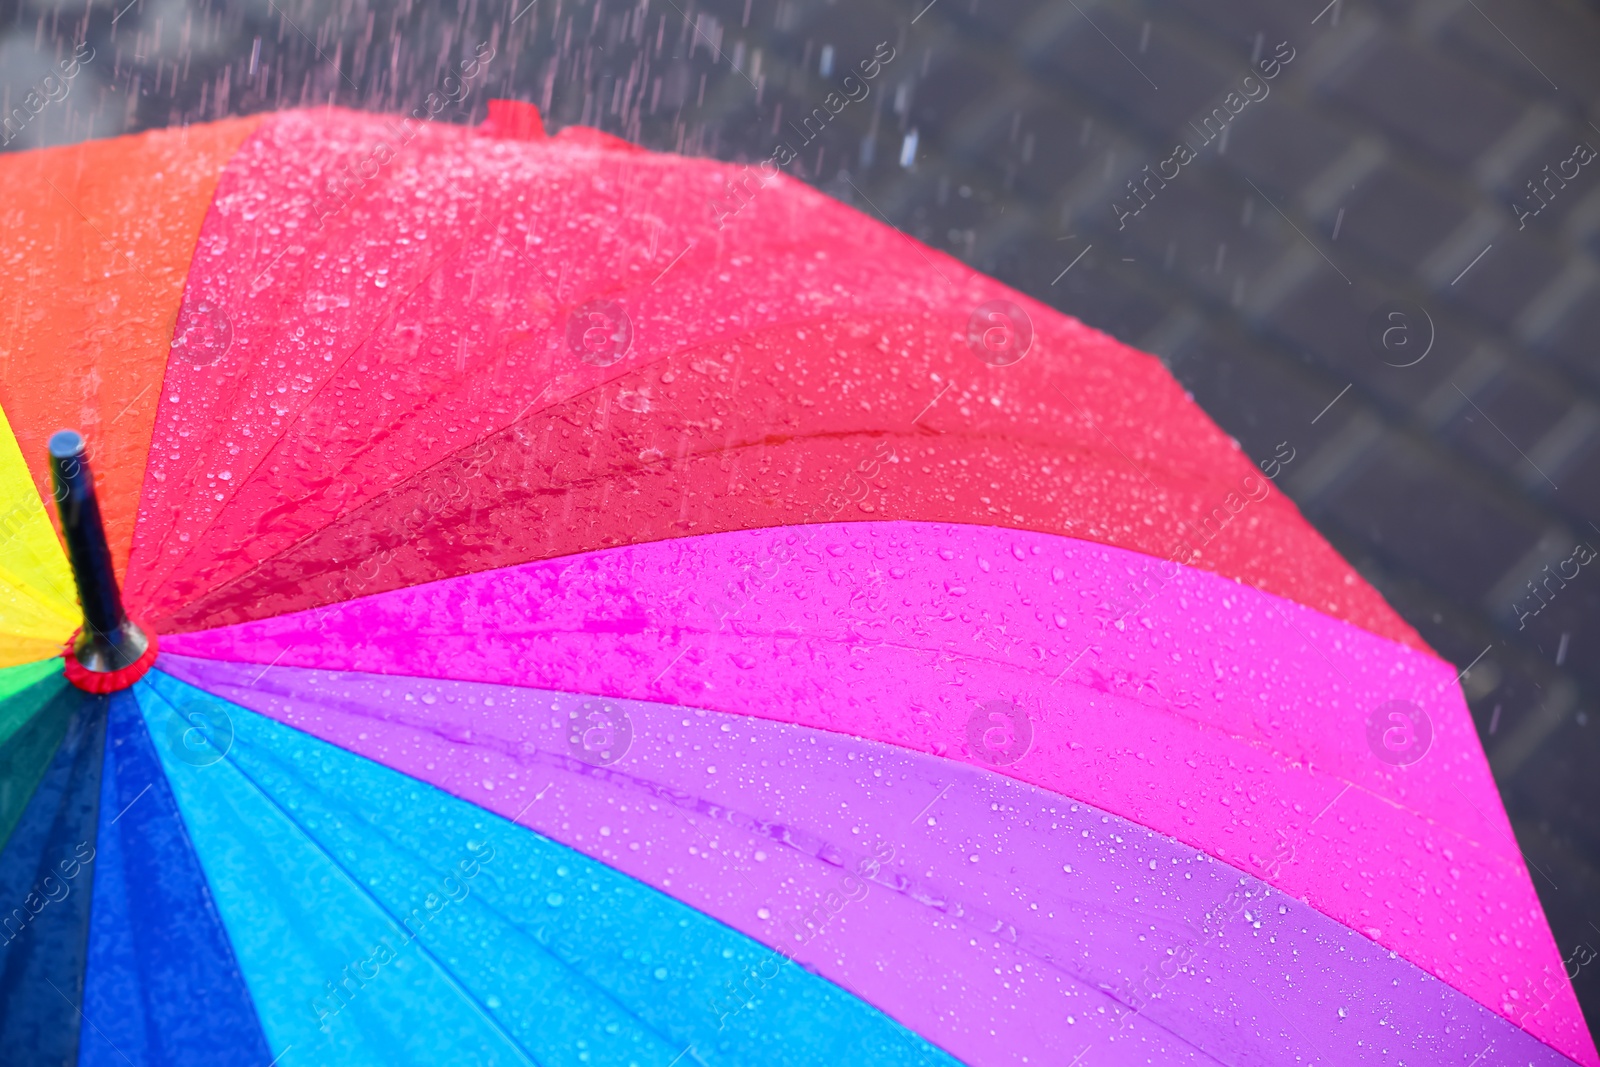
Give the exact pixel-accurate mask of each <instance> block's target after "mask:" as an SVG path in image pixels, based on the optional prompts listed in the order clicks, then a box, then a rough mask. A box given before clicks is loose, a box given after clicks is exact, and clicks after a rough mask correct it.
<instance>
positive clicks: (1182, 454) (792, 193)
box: [0, 101, 1600, 1067]
mask: <svg viewBox="0 0 1600 1067" xmlns="http://www.w3.org/2000/svg"><path fill="white" fill-rule="evenodd" d="M796 151H797V148H796V146H795V145H792V144H785V145H780V146H775V151H774V154H773V158H772V159H771V160H768V161H766V162H764V163H761V164H757V165H752V166H749V167H738V166H733V165H729V164H723V163H717V162H713V161H708V160H697V159H685V158H680V157H676V156H671V155H660V154H653V153H649V152H645V151H642V150H640V149H638V148H636V147H634V146H632V145H629V144H627V143H625V142H622V141H620V140H618V139H616V138H613V137H610V136H607V135H605V134H602V133H599V132H597V131H594V130H589V129H583V128H568V129H565V130H562V131H561V132H560V133H559V134H557V135H555V136H553V137H551V136H546V134H545V133H544V131H543V129H542V126H541V125H540V122H539V118H538V115H537V112H535V111H534V110H533V109H532V108H531V107H529V106H527V105H524V104H513V103H506V102H501V101H496V102H495V103H494V104H493V105H492V106H491V108H490V113H489V120H488V121H487V123H485V124H484V125H483V126H481V127H478V128H473V129H467V128H462V127H453V126H444V125H442V124H434V123H429V122H427V121H425V120H424V119H421V118H415V117H408V118H405V119H402V120H396V119H393V118H385V117H382V116H373V115H366V114H357V113H351V112H346V111H340V110H332V109H329V110H321V109H319V110H317V111H314V112H313V111H305V112H284V113H279V114H274V115H270V116H267V117H258V118H249V119H235V120H229V121H225V122H219V123H214V124H211V125H206V126H196V127H190V128H187V129H182V130H168V131H157V132H152V133H148V134H144V135H140V136H137V137H129V138H121V139H115V140H108V141H98V142H93V143H88V144H83V145H77V146H73V147H68V148H59V149H50V150H44V151H38V152H31V153H24V154H21V155H15V156H10V157H7V158H6V159H5V160H4V161H3V162H0V174H3V178H4V185H5V187H6V188H7V189H8V190H9V191H10V193H11V196H10V198H9V201H8V203H7V204H6V205H5V206H4V208H3V209H0V210H3V211H4V212H5V219H4V223H5V224H4V226H3V227H0V274H3V279H4V284H5V287H6V292H7V293H8V294H9V296H10V306H9V307H8V309H7V315H6V317H5V324H4V327H3V330H4V332H3V334H0V337H3V350H4V353H3V355H4V358H3V359H0V405H3V407H4V412H5V416H6V419H7V420H8V429H7V432H6V433H5V435H4V439H3V441H0V491H3V508H0V510H3V514H4V516H5V518H4V524H5V535H6V536H5V540H4V543H3V545H0V573H3V575H4V578H5V582H4V584H3V586H0V656H3V661H4V663H5V664H6V665H7V666H6V670H5V671H4V673H3V674H0V685H3V687H4V693H5V696H4V700H3V703H0V738H3V742H0V752H3V755H0V758H3V760H4V761H5V762H4V766H5V768H6V770H5V774H4V786H3V789H0V833H3V834H4V851H3V854H0V908H3V909H4V912H3V914H0V927H3V938H4V944H3V946H0V960H3V964H0V1031H3V1033H0V1047H3V1048H5V1049H6V1050H7V1057H8V1058H9V1059H13V1060H15V1061H16V1062H28V1063H34V1062H37V1063H52V1064H55V1063H70V1062H73V1061H74V1059H76V1062H77V1063H79V1064H95V1065H99V1064H116V1063H130V1064H136V1065H144V1064H151V1065H154V1064H190V1063H195V1064H201V1063H204V1064H232V1063H239V1064H246V1063H248V1064H257V1065H261V1064H269V1063H279V1064H283V1065H285V1067H296V1065H298V1064H313V1063H341V1064H348V1063H373V1064H383V1065H385V1067H393V1065H397V1064H411V1063H416V1064H441V1063H470V1064H520V1063H529V1064H541V1065H545V1064H549V1065H556V1064H562V1065H566V1064H574V1065H576V1064H639V1065H660V1067H668V1065H672V1064H689V1063H701V1064H740V1063H751V1062H760V1063H775V1064H790V1063H793V1064H801V1063H807V1064H809V1063H818V1064H822V1063H826V1064H837V1063H874V1064H879V1063H888V1064H900V1063H904V1064H919V1063H920V1064H942V1063H952V1062H957V1061H959V1062H964V1063H972V1064H1002V1063H1003V1064H1066V1063H1079V1064H1086V1065H1087V1064H1134V1063H1139V1064H1144V1063H1161V1064H1166V1063H1194V1064H1206V1063H1226V1064H1280V1063H1281V1064H1298V1063H1313V1062H1327V1063H1341V1064H1343V1063H1373V1064H1377V1063H1383V1064H1399V1063H1406V1064H1421V1063H1441V1064H1442V1063H1459V1064H1468V1063H1479V1062H1481V1063H1499V1064H1518V1065H1520V1064H1523V1063H1528V1064H1564V1063H1578V1064H1583V1065H1585V1067H1597V1065H1600V1059H1597V1057H1596V1053H1595V1047H1594V1045H1593V1043H1592V1041H1591V1039H1590V1037H1589V1034H1588V1032H1587V1031H1586V1029H1585V1027H1584V1024H1583V1020H1582V1016H1581V1015H1580V1013H1579V1010H1578V1006H1577V1003H1576V1001H1575V998H1574V996H1573V993H1572V990H1571V987H1570V985H1569V983H1568V981H1567V978H1566V976H1565V974H1564V973H1563V968H1564V961H1563V960H1562V959H1561V957H1560V955H1559V954H1558V951H1557V948H1556V945H1555V942H1554V940H1553V938H1552V937H1551V934H1550V931H1549V928H1548V926H1547V924H1546V922H1545V920H1544V917H1543V914H1542V912H1541V910H1540V907H1539V903H1538V899H1537V897H1536V896H1535V893H1534V888H1533V885H1532V883H1531V881H1530V878H1529V874H1528V871H1527V869H1526V867H1525V866H1524V863H1523V861H1522V858H1521V856H1520V854H1519V852H1518V850H1517V847H1516V844H1515V842H1514V839H1513V836H1512V833H1511V828H1510V825H1509V823H1508V821H1507V819H1506V816H1505V813H1504V811H1503V809H1502V808H1501V805H1500V803H1499V799H1498V796H1497V794H1496V792H1495V788H1494V783H1493V781H1492V779H1491V777H1490V774H1489V768H1488V766H1487V763H1486V762H1485V760H1484V756H1483V753H1482V751H1481V750H1480V748H1479V745H1478V743H1477V738H1476V735H1475V733H1474V730H1473V727H1472V722H1471V720H1470V718H1469V716H1468V712H1467V708H1466V705H1465V703H1464V701H1463V697H1462V693H1461V690H1460V687H1459V685H1458V680H1457V677H1456V672H1455V670H1454V669H1453V668H1452V667H1451V666H1450V665H1448V664H1446V663H1445V662H1443V661H1442V660H1440V659H1439V658H1438V657H1436V656H1435V655H1434V654H1433V653H1431V652H1430V651H1429V650H1428V649H1427V648H1426V647H1425V646H1424V645H1423V643H1422V641H1421V640H1420V639H1419V638H1418V636H1417V634H1416V633H1415V632H1414V631H1413V630H1412V629H1411V628H1410V627H1408V626H1407V625H1406V624H1405V623H1404V622H1403V621H1402V620H1401V619H1400V618H1399V617H1398V616H1397V615H1396V614H1395V613H1394V612H1393V611H1392V610H1391V609H1390V608H1389V607H1388V606H1387V605H1386V604H1385V603H1384V601H1383V600H1382V599H1381V598H1380V597H1379V596H1378V594H1377V593H1376V592H1375V591H1374V590H1373V589H1372V588H1371V587H1369V586H1368V585H1367V584H1366V583H1365V582H1363V581H1362V580H1361V579H1360V578H1359V577H1358V576H1357V575H1356V574H1355V573H1354V572H1353V571H1352V570H1351V568H1350V567H1349V566H1348V565H1347V564H1345V563H1344V562H1343V561H1342V560H1341V559H1340V558H1339V557H1338V555H1337V554H1336V553H1335V552H1334V551H1333V550H1332V549H1331V548H1330V547H1329V546H1328V545H1327V544H1326V543H1325V542H1323V541H1322V540H1321V539H1320V538H1319V537H1318V536H1317V535H1316V533H1315V532H1314V531H1313V530H1312V529H1311V527H1310V526H1309V525H1307V524H1306V522H1305V521H1304V520H1303V519H1302V518H1301V517H1300V515H1299V514H1298V512H1297V511H1296V510H1295V508H1294V507H1293V505H1292V504H1291V503H1289V501H1288V500H1287V499H1286V498H1285V497H1284V496H1283V495H1282V494H1281V493H1280V492H1279V491H1278V490H1277V489H1276V488H1275V487H1274V485H1273V483H1272V479H1273V478H1274V477H1275V476H1276V475H1277V474H1278V473H1279V472H1280V471H1281V470H1282V469H1283V467H1284V466H1285V465H1289V464H1292V463H1294V462H1295V449H1294V442H1292V441H1291V442H1285V443H1284V444H1283V445H1282V446H1281V447H1280V448H1279V449H1278V451H1277V454H1276V455H1274V456H1273V457H1271V458H1270V459H1266V460H1263V461H1261V462H1260V463H1256V462H1252V460H1251V459H1250V458H1248V457H1246V456H1244V455H1243V454H1242V453H1241V452H1240V450H1239V449H1238V447H1237V445H1235V444H1234V443H1232V442H1231V441H1230V440H1229V439H1228V438H1227V437H1226V436H1225V435H1223V434H1222V433H1221V432H1219V431H1218V429H1217V428H1216V426H1214V425H1213V424H1212V423H1211V422H1210V421H1209V420H1208V419H1207V418H1206V417H1205V416H1204V415H1203V414H1202V413H1201V412H1200V410H1199V409H1198V408H1197V407H1196V406H1195V405H1194V404H1193V402H1192V401H1191V400H1190V399H1189V398H1188V397H1187V396H1186V395H1185V394H1184V392H1183V390H1182V389H1181V388H1180V387H1179V386H1178V385H1177V384H1176V383H1175V382H1174V381H1173V380H1172V379H1171V378H1170V377H1169V376H1168V375H1167V374H1166V372H1165V371H1164V370H1163V368H1162V367H1161V366H1160V364H1159V363H1158V362H1157V361H1156V360H1154V359H1152V358H1151V357H1149V356H1146V355H1143V354H1141V353H1138V352H1135V351H1133V350H1131V349H1129V348H1127V347H1125V346H1123V345H1120V344H1118V343H1117V342H1115V341H1113V340H1112V339H1111V338H1109V337H1106V336H1104V335H1102V334H1099V333H1096V332H1095V331H1093V330H1090V329H1088V328H1086V327H1084V326H1083V325H1082V324H1080V323H1078V322H1076V321H1074V320H1072V319H1069V318H1067V317H1065V316H1062V315H1060V314H1057V313H1055V312H1053V311H1051V310H1050V309H1048V308H1046V307H1044V306H1042V305H1040V304H1038V303H1036V302H1034V301H1032V300H1030V299H1028V298H1027V297H1025V296H1023V295H1021V294H1019V293H1016V292H1014V291H1012V290H1009V289H1007V288H1006V287H1004V286H1002V285H1000V284H998V283H996V282H994V281H992V280H991V279H988V278H986V277H983V276H981V275H977V274H974V273H972V272H971V271H969V270H968V269H967V268H966V267H964V266H963V265H962V264H960V263H959V262H957V261H955V260H953V259H951V258H949V257H946V256H943V255H941V254H939V253H937V252H934V251H932V250H930V249H928V248H925V247H923V246H921V245H919V244H918V243H916V242H915V241H913V240H910V239H908V238H907V237H905V236H904V235H902V234H900V233H898V232H896V231H895V230H893V229H891V228H890V227H888V226H885V225H882V224H880V223H879V222H876V221H874V220H873V219H871V218H869V217H867V216H866V215H863V214H861V213H858V212H856V211H854V210H852V209H850V208H848V207H846V206H843V205H841V204H839V203H836V202H834V201H831V200H829V199H827V198H826V197H824V196H822V195H821V194H819V193H817V192H815V191H814V190H811V189H809V188H807V187H805V186H804V185H802V184H800V183H798V182H796V181H793V180H791V179H790V178H788V177H787V176H785V175H784V174H782V173H781V171H780V166H781V164H782V163H783V162H786V159H787V156H792V155H793V154H794V153H795V152H796ZM786 153H787V156H786ZM62 427H73V428H76V430H77V431H79V432H80V433H81V437H80V436H78V434H74V433H67V434H60V435H57V436H52V435H53V434H56V432H57V431H59V430H60V429H61V428H62ZM1302 462H1303V461H1302ZM52 497H53V498H54V503H53V504H51V503H49V501H50V499H51V498H52ZM52 521H56V522H58V523H59V525H60V533H61V536H62V537H63V538H64V540H65V544H66V546H67V552H66V553H63V551H62V550H61V548H60V545H61V543H62V542H61V541H58V539H57V536H56V531H54V530H52V528H51V523H52ZM69 557H70V561H71V562H70V566H69ZM74 588H76V592H77V600H78V601H79V603H74V599H75V598H74ZM80 604H81V608H80ZM75 632H76V636H74V634H75ZM63 646H66V649H67V651H66V653H65V656H64V657H61V650H62V648H63ZM58 657H60V658H58Z"/></svg>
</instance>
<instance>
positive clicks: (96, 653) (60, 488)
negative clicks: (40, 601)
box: [50, 430, 156, 693]
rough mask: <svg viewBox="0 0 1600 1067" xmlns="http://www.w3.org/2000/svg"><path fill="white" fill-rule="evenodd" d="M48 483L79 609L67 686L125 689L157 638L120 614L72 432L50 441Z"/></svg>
mask: <svg viewBox="0 0 1600 1067" xmlns="http://www.w3.org/2000/svg"><path fill="white" fill-rule="evenodd" d="M50 481H51V485H52V487H53V489H54V492H53V494H52V495H53V496H54V498H55V502H56V512H57V513H58V514H59V515H60V517H61V533H62V536H63V538H64V539H65V540H66V542H67V559H68V561H69V562H70V563H71V565H72V578H73V581H74V582H75V583H76V584H77V587H78V602H79V603H80V604H82V605H83V625H82V626H81V627H79V628H78V630H77V631H76V632H75V633H74V634H73V635H72V638H71V640H69V641H68V642H67V645H66V647H65V649H63V655H64V657H65V659H66V675H67V680H68V681H70V682H71V683H72V684H73V685H75V686H77V687H78V688H79V689H82V690H84V691H86V692H89V693H114V692H117V691H118V690H121V689H127V688H128V687H129V686H131V685H133V683H135V682H137V681H138V680H139V679H140V678H143V677H144V675H145V672H146V671H148V670H149V669H150V666H151V664H153V663H155V661H156V638H155V634H154V633H151V632H148V631H146V630H145V629H144V628H142V627H140V626H139V625H138V624H137V623H135V622H134V621H133V620H132V619H130V618H128V613H127V612H126V611H125V610H124V609H123V606H122V593H121V590H119V589H118V588H117V576H116V572H115V571H114V570H113V568H112V563H111V547H110V545H109V544H108V543H107V541H106V530H105V523H104V522H103V521H102V519H101V517H100V504H99V501H98V499H97V498H96V496H95V489H94V476H93V475H92V474H91V473H90V471H89V457H88V452H87V448H86V446H85V444H84V440H83V436H82V435H81V434H79V433H78V432H77V431H75V430H61V431H59V432H58V433H55V434H53V435H51V437H50Z"/></svg>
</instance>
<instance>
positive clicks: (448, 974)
mask: <svg viewBox="0 0 1600 1067" xmlns="http://www.w3.org/2000/svg"><path fill="white" fill-rule="evenodd" d="M152 691H153V692H155V695H156V697H157V698H158V699H160V700H161V702H162V703H164V704H166V705H167V706H168V707H170V708H172V709H173V710H174V711H177V706H176V705H175V704H173V703H172V701H170V700H168V699H167V697H166V695H165V694H163V693H161V692H160V691H159V690H155V689H154V687H152ZM234 747H237V739H236V744H235V745H234V746H230V750H229V751H228V752H225V753H223V756H222V758H223V759H225V760H227V762H228V765H229V766H231V767H232V768H233V769H234V770H235V771H236V772H237V773H238V774H239V776H240V777H241V778H243V779H244V780H245V781H246V782H247V783H249V785H250V787H251V788H252V789H254V790H255V791H256V792H257V793H259V794H260V795H261V797H262V799H264V800H265V801H266V802H267V803H268V804H270V805H272V807H273V809H274V810H276V811H277V812H278V814H279V815H281V816H282V817H283V818H284V820H285V821H287V822H288V823H289V825H290V826H292V827H293V828H294V830H295V832H296V833H298V834H299V835H300V836H301V837H302V838H304V839H305V841H306V843H307V844H309V845H310V846H311V847H312V848H313V849H315V850H316V851H317V852H320V853H321V854H322V855H323V857H324V858H326V859H327V861H328V862H329V863H331V864H332V865H333V867H334V869H335V870H337V871H338V872H339V874H340V876H341V877H343V878H344V880H345V881H346V882H348V883H349V884H350V886H351V888H353V889H355V890H356V892H357V893H358V894H359V895H361V896H363V897H365V898H366V899H367V900H368V901H369V902H370V903H371V904H372V905H373V906H374V907H376V908H377V909H378V910H379V911H380V912H381V913H382V914H383V916H384V917H385V918H386V919H388V920H389V923H390V925H391V927H392V928H393V930H392V932H393V933H394V934H395V935H396V936H399V934H400V933H401V932H402V931H404V929H405V927H404V924H403V923H401V922H400V921H399V920H398V919H397V918H396V917H395V915H394V913H393V912H392V911H391V910H390V909H389V907H388V905H386V904H384V903H383V902H382V901H381V900H379V899H378V898H377V897H376V896H375V895H373V893H371V892H370V891H369V890H368V889H366V888H365V887H364V886H362V885H361V884H360V883H359V882H357V881H356V880H355V878H354V876H353V874H352V872H351V871H350V870H349V869H348V868H346V867H345V865H344V864H343V863H342V862H341V861H340V860H339V859H338V858H337V857H335V856H334V855H333V853H331V852H330V851H328V849H327V848H326V847H325V846H324V845H323V844H322V843H321V842H320V841H318V840H317V839H316V838H315V837H312V836H311V834H310V832H309V831H308V830H307V829H306V828H305V827H304V826H303V825H302V824H301V822H300V820H299V819H296V818H295V817H294V815H293V814H292V813H291V812H290V811H289V810H288V809H287V808H285V807H284V806H283V805H282V804H280V803H279V802H278V798H277V797H275V796H273V795H272V794H271V793H270V792H268V791H267V790H266V789H264V788H263V787H262V785H261V783H260V782H258V781H256V778H255V776H254V775H252V774H251V773H250V772H249V771H247V770H245V769H244V767H243V766H241V765H240V763H239V761H238V760H237V759H235V758H234V755H233V751H232V749H233V748H234ZM245 747H246V748H248V747H250V746H249V745H248V743H246V745H245ZM267 758H269V759H271V758H273V757H272V756H271V754H270V753H269V754H268V756H267ZM296 776H297V777H299V775H298V774H297V775H296ZM303 780H304V779H302V781H303ZM411 940H412V941H414V942H416V945H417V950H418V951H419V952H421V953H422V954H423V955H424V956H426V957H427V958H428V959H429V960H430V961H432V963H433V965H434V967H435V968H436V969H437V970H438V971H439V973H440V976H441V977H443V978H444V979H445V981H446V982H448V983H449V984H450V985H451V987H452V988H454V989H455V991H456V992H457V993H458V994H459V995H460V996H461V997H462V999H464V1000H465V1001H466V1002H467V1003H468V1004H469V1005H471V1007H472V1008H473V1010H475V1011H476V1012H477V1013H478V1014H479V1015H480V1016H481V1017H482V1018H483V1020H484V1021H485V1022H487V1023H488V1024H489V1026H490V1028H491V1029H493V1030H494V1031H495V1032H496V1033H498V1034H499V1035H500V1036H501V1037H502V1038H503V1039H504V1040H505V1041H506V1043H507V1044H509V1045H510V1046H511V1047H512V1048H513V1049H514V1050H515V1051H516V1052H517V1053H518V1055H520V1056H521V1057H522V1058H523V1060H524V1061H525V1062H528V1063H531V1064H534V1065H535V1067H544V1064H543V1062H542V1061H541V1060H539V1059H538V1058H537V1057H536V1056H534V1055H533V1054H532V1053H530V1052H529V1051H528V1050H527V1049H525V1048H524V1047H523V1045H522V1043H521V1042H520V1041H518V1040H517V1039H516V1038H514V1037H513V1036H512V1035H511V1034H509V1033H507V1032H506V1030H505V1028H504V1027H502V1026H501V1025H500V1024H499V1023H498V1022H496V1021H495V1020H494V1019H493V1018H492V1017H491V1016H490V1015H488V1014H487V1013H486V1012H485V1010H484V1006H483V1005H481V1004H479V1003H478V1000H477V998H476V997H475V996H473V995H472V993H471V992H470V991H469V990H468V989H467V988H466V987H465V985H463V984H462V983H461V981H460V979H458V978H457V977H456V975H455V973H454V972H452V971H451V970H450V969H449V968H448V967H446V966H445V965H444V963H443V961H441V960H440V959H439V958H438V957H437V956H435V955H434V953H433V951H432V950H431V949H429V948H428V946H427V945H425V944H423V942H422V939H421V937H418V936H413V937H412V939H411Z"/></svg>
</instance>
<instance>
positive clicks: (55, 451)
mask: <svg viewBox="0 0 1600 1067" xmlns="http://www.w3.org/2000/svg"><path fill="white" fill-rule="evenodd" d="M83 452H84V443H83V434H81V433H79V432H78V431H77V430H57V431H56V432H55V433H53V434H51V435H50V458H51V459H77V458H78V457H79V456H82V455H83Z"/></svg>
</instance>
